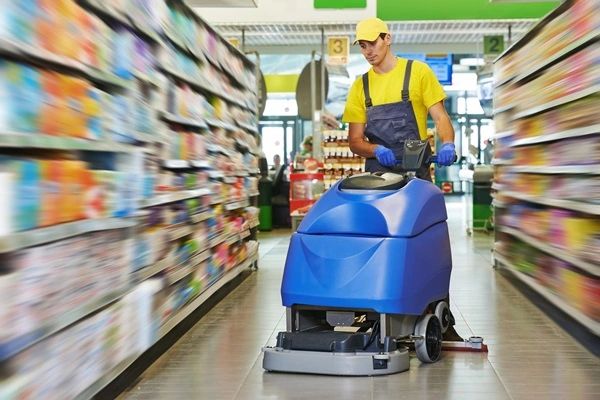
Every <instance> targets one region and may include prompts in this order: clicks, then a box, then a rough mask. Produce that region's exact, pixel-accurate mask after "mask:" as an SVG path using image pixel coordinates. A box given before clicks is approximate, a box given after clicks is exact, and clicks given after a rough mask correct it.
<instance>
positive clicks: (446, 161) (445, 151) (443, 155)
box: [437, 143, 456, 166]
mask: <svg viewBox="0 0 600 400" xmlns="http://www.w3.org/2000/svg"><path fill="white" fill-rule="evenodd" d="M455 157H456V151H455V149H454V143H444V144H443V145H442V148H441V149H440V151H438V154H437V163H438V164H439V165H444V166H448V165H452V164H453V163H454V158H455Z"/></svg>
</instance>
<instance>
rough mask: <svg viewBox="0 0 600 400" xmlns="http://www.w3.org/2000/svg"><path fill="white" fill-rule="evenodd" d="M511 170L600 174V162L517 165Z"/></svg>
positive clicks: (519, 171) (534, 172) (516, 171)
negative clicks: (591, 163)
mask: <svg viewBox="0 0 600 400" xmlns="http://www.w3.org/2000/svg"><path fill="white" fill-rule="evenodd" d="M508 170H509V172H512V173H518V174H553V175H565V174H579V175H600V164H593V165H563V166H526V165H515V166H512V167H509V169H508Z"/></svg>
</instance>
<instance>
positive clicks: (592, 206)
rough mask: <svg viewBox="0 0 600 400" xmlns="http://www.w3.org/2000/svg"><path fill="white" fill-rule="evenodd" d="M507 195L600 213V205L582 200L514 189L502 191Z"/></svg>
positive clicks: (544, 203)
mask: <svg viewBox="0 0 600 400" xmlns="http://www.w3.org/2000/svg"><path fill="white" fill-rule="evenodd" d="M501 193H502V194H503V195H505V196H509V197H512V198H514V199H518V200H524V201H529V202H532V203H536V204H542V205H546V206H550V207H556V208H564V209H567V210H573V211H580V212H583V213H586V214H592V215H600V205H597V204H588V203H583V202H581V201H573V200H558V199H546V198H542V197H538V196H531V195H527V194H523V193H517V192H513V191H505V192H501Z"/></svg>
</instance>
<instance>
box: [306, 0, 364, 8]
mask: <svg viewBox="0 0 600 400" xmlns="http://www.w3.org/2000/svg"><path fill="white" fill-rule="evenodd" d="M314 4H315V8H365V7H367V0H315V3H314Z"/></svg>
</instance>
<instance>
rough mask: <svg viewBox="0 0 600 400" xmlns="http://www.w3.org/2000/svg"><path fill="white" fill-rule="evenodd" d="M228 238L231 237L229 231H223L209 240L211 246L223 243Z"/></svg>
mask: <svg viewBox="0 0 600 400" xmlns="http://www.w3.org/2000/svg"><path fill="white" fill-rule="evenodd" d="M228 238H229V234H228V233H221V234H219V235H217V236H215V237H213V238H212V239H210V240H209V246H210V247H211V248H213V247H215V246H218V245H220V244H221V243H223V242H224V241H226V240H227V239H228Z"/></svg>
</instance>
